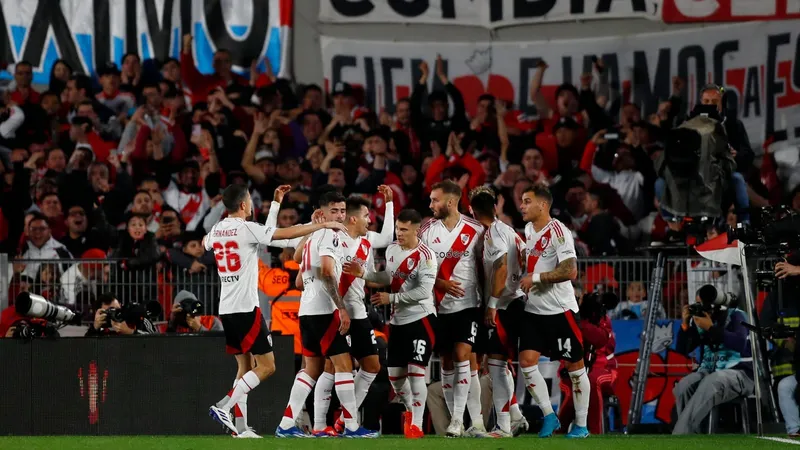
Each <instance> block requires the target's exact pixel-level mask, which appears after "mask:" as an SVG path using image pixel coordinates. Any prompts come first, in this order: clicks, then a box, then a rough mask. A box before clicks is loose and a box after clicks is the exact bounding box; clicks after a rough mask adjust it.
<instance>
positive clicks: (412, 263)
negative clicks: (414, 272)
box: [406, 259, 416, 270]
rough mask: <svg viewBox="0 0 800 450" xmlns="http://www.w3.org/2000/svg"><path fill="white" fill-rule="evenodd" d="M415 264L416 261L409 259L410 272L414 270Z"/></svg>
mask: <svg viewBox="0 0 800 450" xmlns="http://www.w3.org/2000/svg"><path fill="white" fill-rule="evenodd" d="M415 263H416V261H414V260H413V259H409V260H408V263H406V265H407V266H408V270H411V269H413V268H414V264H415Z"/></svg>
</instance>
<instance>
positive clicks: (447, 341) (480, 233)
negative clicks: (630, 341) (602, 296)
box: [204, 181, 590, 439]
mask: <svg viewBox="0 0 800 450" xmlns="http://www.w3.org/2000/svg"><path fill="white" fill-rule="evenodd" d="M289 189H290V187H289V186H281V187H279V188H278V189H276V191H275V197H274V201H273V203H272V205H271V208H270V213H269V216H268V218H267V222H266V224H264V225H260V224H256V223H253V222H249V221H248V218H249V217H251V216H252V201H251V199H250V195H249V193H248V191H247V189H246V187H244V186H239V185H232V186H230V187H228V188H227V189H226V190H225V192H224V194H223V203H224V205H225V208H226V209H227V217H226V218H225V219H223V220H222V221H220V222H219V223H218V224H216V225H215V226H214V227H213V228H212V229H211V231H210V232H209V234H208V235H207V236H206V237H205V239H204V246H205V248H206V249H207V250H213V251H214V254H215V256H216V260H217V268H218V271H219V274H220V279H221V281H222V287H221V293H220V306H219V311H220V318H221V320H222V322H223V325H224V329H225V336H226V343H227V350H228V352H229V353H232V354H234V355H236V361H237V364H238V372H237V376H236V381H235V382H234V387H233V389H231V391H230V392H228V393H227V394H226V395H225V396H224V397H223V398H222V400H220V401H219V402H217V403H216V404H215V405H213V406H211V408H210V410H209V414H210V415H211V417H212V418H214V419H215V420H217V421H218V422H220V423H221V424H222V425H223V426H225V427H226V428H227V429H228V430H230V432H231V433H232V435H233V436H234V437H242V438H247V437H259V436H258V435H257V434H256V433H255V432H254V431H253V429H251V428H250V427H248V425H247V417H246V411H247V394H248V392H250V391H251V390H252V389H254V388H255V387H256V386H258V384H259V383H261V382H262V381H264V380H265V379H266V378H268V377H269V376H270V375H271V374H272V373H273V372H274V371H275V362H274V358H273V355H272V345H271V342H272V340H271V336H270V334H269V331H268V330H267V327H266V324H265V321H264V319H263V316H262V314H261V311H260V309H259V308H258V292H257V277H258V261H257V258H258V256H257V250H258V247H259V246H275V247H284V248H295V249H296V250H295V259H296V261H298V262H299V263H300V274H301V277H302V291H303V293H302V297H301V301H300V311H299V316H300V334H301V341H302V344H303V363H304V364H303V367H304V368H303V370H301V371H300V372H298V373H297V376H296V377H295V380H294V384H293V386H292V390H291V393H290V394H289V399H288V404H287V406H286V409H285V411H284V415H283V418H282V420H281V422H280V424H278V427H277V429H276V430H275V436H277V437H281V438H309V437H318V438H328V437H340V436H341V437H347V438H374V437H377V436H378V435H379V433H378V431H373V430H367V429H365V428H364V427H362V426H361V425H360V423H359V418H358V410H359V408H360V405H361V402H362V401H363V400H364V398H365V397H366V395H367V392H368V391H369V387H370V385H371V384H372V382H373V380H374V379H375V377H376V375H377V373H378V372H379V371H380V368H381V367H380V362H379V359H378V348H377V342H376V338H375V331H374V330H373V329H372V325H371V323H370V321H369V320H368V319H367V307H366V302H365V286H366V283H367V282H369V283H370V286H371V287H374V286H383V287H384V288H385V289H384V290H386V291H387V292H378V293H373V294H372V295H371V297H369V298H368V299H366V301H369V302H370V303H371V304H372V305H375V306H380V305H386V307H387V308H388V309H389V310H390V311H391V319H390V322H389V323H390V325H389V333H388V334H389V338H388V349H387V353H388V358H387V365H388V367H387V369H388V373H389V380H390V382H391V384H392V387H393V389H394V392H395V393H396V395H397V396H398V397H399V399H400V400H401V401H402V403H403V404H404V405H405V407H406V412H405V413H404V416H403V418H404V427H403V431H404V434H405V436H406V437H407V438H412V439H413V438H421V437H423V431H422V427H423V426H422V425H423V414H424V411H425V404H426V399H427V392H428V387H427V384H426V382H425V379H426V372H427V370H428V363H429V360H430V357H431V355H432V354H433V353H434V352H435V353H436V354H437V355H438V356H439V359H440V361H441V374H440V375H441V385H442V390H443V393H444V397H445V401H446V404H447V410H448V412H449V414H450V425H449V426H448V427H447V436H449V437H460V436H474V437H490V438H505V437H512V436H515V435H517V434H519V433H523V432H525V431H527V429H528V422H527V421H526V420H525V417H524V416H523V415H522V414H521V413H520V409H519V406H518V405H517V402H516V396H515V394H514V391H515V389H514V380H513V377H512V375H511V371H510V370H509V363H508V362H509V361H511V360H517V361H518V362H519V368H520V371H521V372H522V375H523V376H524V380H525V384H526V387H527V389H528V392H530V394H531V396H532V397H533V399H534V400H535V401H536V403H537V404H538V405H539V407H540V408H541V410H542V412H543V415H544V421H543V424H542V428H541V430H540V432H539V436H540V437H550V436H552V435H553V434H554V433H555V432H556V431H557V430H559V429H560V428H561V426H562V424H560V423H559V421H558V418H557V417H556V415H555V413H554V412H553V407H552V405H551V403H550V395H549V392H548V389H547V384H546V382H545V380H544V378H543V377H542V374H541V373H540V372H539V369H538V363H539V357H540V355H545V356H546V357H548V358H550V359H551V360H563V361H565V363H566V367H567V370H568V371H569V375H570V378H571V380H572V386H573V394H574V405H575V421H574V423H573V424H572V425H571V427H570V428H569V430H565V431H568V432H567V434H566V436H567V437H568V438H584V437H587V436H588V435H589V432H588V430H587V428H586V417H587V413H588V408H589V392H590V389H589V378H588V376H587V374H586V369H585V368H584V364H583V356H584V350H583V346H582V341H583V339H582V337H581V332H580V329H579V328H578V320H579V319H578V316H577V313H578V303H577V301H576V299H575V292H574V290H573V288H572V281H573V280H575V278H576V277H577V261H576V254H575V246H574V242H573V238H572V235H571V233H570V232H569V230H568V229H567V227H566V226H564V225H563V224H562V223H561V222H559V221H558V220H556V219H553V218H551V217H550V206H551V204H552V196H551V194H550V192H549V191H548V190H547V189H546V188H544V187H538V186H537V187H532V188H529V189H528V190H526V191H525V192H524V194H523V196H522V206H521V212H522V216H523V218H524V219H525V221H526V222H527V225H526V228H525V238H524V239H523V238H522V237H521V236H519V235H518V234H517V233H516V232H515V231H514V229H513V228H511V227H510V226H508V225H506V224H505V223H503V222H501V221H500V220H498V218H497V215H496V213H495V208H496V199H495V195H494V193H493V191H492V190H490V189H488V188H477V189H475V190H473V191H472V192H471V193H470V195H469V200H470V202H469V203H470V206H469V212H470V216H467V215H464V214H461V213H460V212H459V204H460V203H461V200H462V189H461V187H460V186H459V185H458V184H457V183H455V182H452V181H442V182H440V183H437V184H435V185H434V186H432V191H431V196H430V199H431V203H430V209H431V210H432V211H433V218H431V219H428V220H427V221H425V222H423V220H422V217H421V216H420V214H419V212H417V211H415V210H403V211H401V212H400V213H399V214H398V216H397V218H396V220H395V218H394V212H393V211H394V210H393V204H392V190H391V189H390V188H389V187H387V186H380V187H379V188H378V191H379V192H378V193H379V194H380V195H382V196H383V197H384V200H385V203H386V214H385V220H384V223H383V226H382V229H381V231H380V233H377V232H372V231H368V228H369V225H370V205H371V203H370V202H368V201H366V200H365V199H363V198H361V197H350V198H345V197H344V196H342V195H341V194H340V193H338V192H336V191H330V192H326V193H324V194H322V195H321V196H320V200H319V205H318V206H319V209H318V210H317V211H316V212H315V214H314V220H313V223H310V224H306V225H298V226H293V227H289V228H277V227H276V224H277V215H278V210H279V209H280V203H281V202H282V200H283V197H284V195H285V194H286V193H287V192H288V191H289ZM395 235H396V240H395V241H394V242H392V239H393V237H394V236H395ZM379 248H385V249H386V251H385V260H386V263H385V269H384V270H382V271H378V270H376V268H375V265H374V263H373V250H374V249H379ZM354 361H355V362H357V364H358V368H359V369H358V371H357V372H356V373H355V375H354V374H353V373H354V372H353V367H354ZM484 362H485V363H486V364H487V365H488V369H489V373H490V375H491V377H492V381H493V383H492V386H493V392H492V397H493V404H494V408H495V415H496V426H495V428H494V429H493V430H491V431H487V430H486V428H485V427H484V421H483V417H482V415H481V402H480V395H481V393H480V390H481V385H480V382H479V377H478V373H479V370H480V365H481V364H482V363H484ZM312 391H314V417H313V425H312V427H311V431H310V432H307V431H306V429H305V427H304V426H303V425H302V415H301V413H302V409H303V405H304V404H305V402H306V399H307V397H308V395H309V394H310V393H311V392H312ZM333 391H335V392H336V395H337V397H338V398H339V401H340V403H341V414H340V419H339V421H338V422H337V423H335V424H334V425H333V426H330V425H329V424H328V423H327V421H326V417H327V412H328V407H329V404H330V399H331V395H332V392H333ZM231 411H233V414H232V413H231ZM467 413H468V415H469V423H471V426H469V427H468V428H466V429H465V426H464V423H465V414H467Z"/></svg>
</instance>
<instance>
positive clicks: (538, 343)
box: [519, 186, 590, 438]
mask: <svg viewBox="0 0 800 450" xmlns="http://www.w3.org/2000/svg"><path fill="white" fill-rule="evenodd" d="M552 204H553V196H552V194H550V191H549V190H548V189H547V188H546V187H543V186H534V187H531V188H528V189H527V190H526V191H525V192H524V193H523V194H522V207H521V208H520V210H521V211H522V218H523V219H524V220H525V221H526V222H528V224H527V225H526V226H525V240H526V251H527V260H526V263H525V265H526V268H527V272H528V273H527V275H525V277H524V278H523V279H522V282H521V283H520V286H521V287H522V290H523V291H524V292H526V293H527V294H528V301H527V303H526V304H525V313H524V317H523V319H522V320H523V323H524V324H525V326H524V327H523V328H522V333H521V336H520V354H519V365H520V368H521V370H522V374H523V375H524V376H525V382H526V383H527V385H528V392H530V393H531V396H533V399H534V400H535V401H536V403H538V405H539V407H540V408H541V409H542V413H543V414H544V416H545V417H544V423H543V424H542V429H541V431H540V432H539V437H550V436H551V435H552V434H553V433H554V432H555V431H556V430H558V429H559V428H561V424H560V423H559V421H558V417H556V415H555V413H553V407H552V405H551V404H550V395H549V394H548V392H547V385H546V384H545V381H544V378H543V377H542V374H541V373H540V372H539V368H538V364H539V356H540V355H541V354H545V355H546V356H548V357H549V358H550V359H551V360H559V359H561V360H565V361H566V365H567V370H568V371H569V376H570V379H571V380H572V392H573V394H574V399H575V400H574V401H575V422H574V424H573V426H572V429H571V430H570V431H569V433H567V437H568V438H585V437H587V436H588V435H589V430H587V429H586V416H587V415H588V412H589V393H590V390H589V377H588V376H587V375H586V369H585V367H584V365H583V353H584V351H583V336H582V335H581V330H580V328H578V320H579V318H578V316H577V314H578V302H577V301H576V300H575V290H574V289H573V287H572V281H573V280H575V279H576V278H577V277H578V264H577V259H576V256H575V242H574V241H573V239H572V234H571V233H570V231H569V229H568V228H567V227H566V226H565V225H564V224H563V223H561V222H560V221H558V220H557V219H553V218H551V217H550V207H551V205H552Z"/></svg>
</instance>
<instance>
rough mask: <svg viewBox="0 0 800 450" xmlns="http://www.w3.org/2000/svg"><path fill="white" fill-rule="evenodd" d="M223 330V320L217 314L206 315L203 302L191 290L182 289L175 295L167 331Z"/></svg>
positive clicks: (201, 331) (200, 331) (202, 331)
mask: <svg viewBox="0 0 800 450" xmlns="http://www.w3.org/2000/svg"><path fill="white" fill-rule="evenodd" d="M207 331H223V329H222V321H220V320H219V318H217V317H216V316H204V315H203V304H202V303H201V302H200V301H198V300H197V296H195V295H194V294H192V293H191V292H189V291H180V292H178V295H176V296H175V304H174V305H173V306H172V314H171V315H170V318H169V324H168V325H167V333H205V332H207Z"/></svg>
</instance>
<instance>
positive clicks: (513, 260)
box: [483, 220, 526, 309]
mask: <svg viewBox="0 0 800 450" xmlns="http://www.w3.org/2000/svg"><path fill="white" fill-rule="evenodd" d="M525 255H526V253H525V241H524V240H523V239H522V238H521V237H520V236H519V235H518V234H517V232H516V231H514V229H513V228H511V227H510V226H508V225H506V224H505V223H503V222H501V221H499V220H495V221H494V222H492V225H491V226H490V227H489V229H488V230H486V233H485V234H484V235H483V273H484V275H485V276H486V277H485V281H486V286H485V287H484V292H483V297H484V298H485V299H487V300H488V299H489V297H491V296H492V288H493V287H494V264H495V262H496V261H498V260H499V259H500V258H506V261H507V265H506V269H507V270H506V280H505V288H504V289H503V292H502V294H500V296H499V297H498V299H499V301H498V303H497V309H506V308H507V307H508V305H509V304H510V303H511V302H512V301H513V300H515V299H518V298H520V297H524V296H525V293H524V292H522V289H520V288H519V283H520V281H521V280H522V277H523V276H524V275H525V269H524V267H525Z"/></svg>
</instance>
